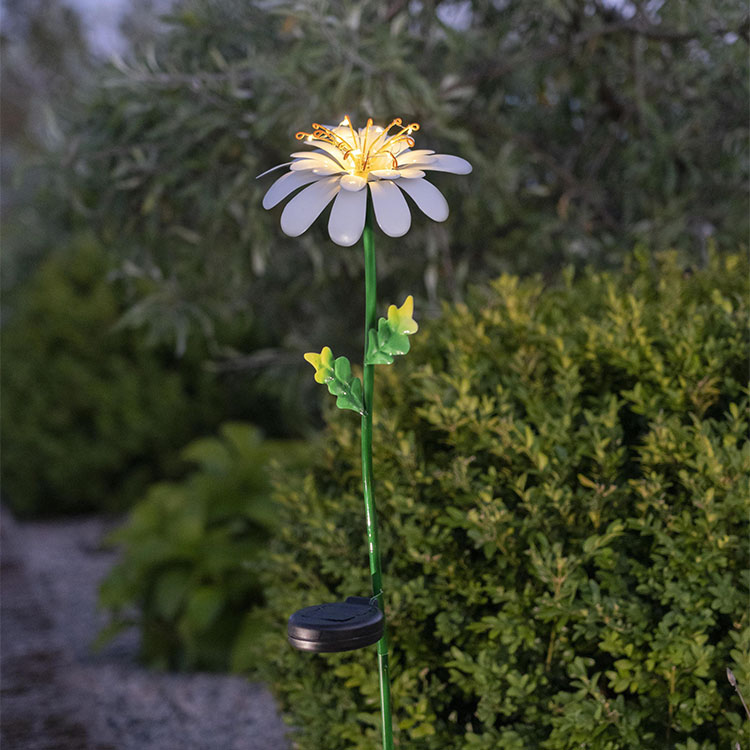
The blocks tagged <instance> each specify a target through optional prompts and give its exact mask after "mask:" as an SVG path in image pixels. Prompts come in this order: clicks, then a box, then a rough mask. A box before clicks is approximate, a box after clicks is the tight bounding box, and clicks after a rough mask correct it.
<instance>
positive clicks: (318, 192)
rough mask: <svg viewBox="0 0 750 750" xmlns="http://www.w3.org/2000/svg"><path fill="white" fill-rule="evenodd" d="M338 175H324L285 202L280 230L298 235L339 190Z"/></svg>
mask: <svg viewBox="0 0 750 750" xmlns="http://www.w3.org/2000/svg"><path fill="white" fill-rule="evenodd" d="M339 182H340V178H339V177H324V178H323V179H322V180H318V181H317V182H315V183H314V184H312V185H310V187H306V188H305V189H304V190H302V191H301V192H299V193H297V195H295V196H294V198H292V200H290V201H289V203H287V204H286V206H285V208H284V210H283V211H282V213H281V230H282V231H283V232H284V234H288V235H289V236H290V237H299V236H300V235H301V234H302V232H304V231H306V230H307V229H309V228H310V225H311V224H312V223H313V222H314V221H315V219H317V218H318V216H319V215H320V212H321V211H322V210H323V209H324V208H325V207H326V206H327V205H328V204H329V203H330V202H331V200H332V199H333V196H334V195H336V193H338V191H339V189H340V188H339Z"/></svg>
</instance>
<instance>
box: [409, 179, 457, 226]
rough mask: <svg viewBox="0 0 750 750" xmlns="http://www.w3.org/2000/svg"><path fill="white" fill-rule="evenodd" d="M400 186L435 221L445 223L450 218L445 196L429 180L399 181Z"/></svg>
mask: <svg viewBox="0 0 750 750" xmlns="http://www.w3.org/2000/svg"><path fill="white" fill-rule="evenodd" d="M398 186H399V187H400V188H401V189H402V190H403V191H404V192H405V193H407V194H408V195H409V196H411V197H412V198H413V199H414V202H415V203H416V204H417V205H418V206H419V208H421V209H422V211H423V212H424V213H425V214H426V215H427V216H429V217H430V218H431V219H434V220H435V221H445V220H446V219H447V218H448V201H446V200H445V198H444V197H443V194H442V193H441V192H440V191H439V190H438V189H437V188H436V187H435V186H434V185H433V184H432V183H430V182H427V180H399V181H398Z"/></svg>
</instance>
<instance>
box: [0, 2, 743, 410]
mask: <svg viewBox="0 0 750 750" xmlns="http://www.w3.org/2000/svg"><path fill="white" fill-rule="evenodd" d="M136 15H137V14H136ZM162 21H163V23H165V26H164V27H163V29H162V31H161V33H159V34H158V35H154V37H153V38H152V39H151V40H148V39H146V40H144V39H143V38H142V37H140V41H139V42H138V43H136V44H134V46H133V51H132V53H131V54H128V55H126V56H124V58H121V59H119V60H118V61H117V62H116V63H115V64H112V65H101V66H98V68H97V69H96V71H94V72H93V73H92V81H91V83H90V84H89V85H84V86H81V87H80V89H77V90H75V91H71V92H65V93H66V96H65V98H66V102H65V106H64V107H62V108H61V109H59V110H58V111H59V117H58V121H57V122H58V126H59V128H60V133H61V137H60V139H59V141H58V143H59V147H58V148H57V149H55V150H53V151H52V153H51V157H52V158H51V161H50V163H49V171H48V173H47V175H48V180H47V181H46V183H45V186H46V188H47V189H49V190H51V191H52V193H53V194H54V195H56V196H57V198H56V199H55V200H53V198H52V196H48V201H52V202H53V203H55V205H56V206H57V207H58V208H59V207H61V206H63V207H64V208H65V209H66V210H67V220H68V224H75V223H76V222H83V223H85V225H86V226H87V227H90V228H92V229H93V230H94V231H95V232H96V234H97V236H98V238H99V239H100V240H101V242H102V244H103V245H104V247H106V248H107V249H108V251H110V253H111V255H112V259H113V262H114V263H118V264H120V265H121V267H122V268H123V270H124V273H125V275H126V277H127V278H132V279H137V280H142V279H148V280H149V284H148V285H141V287H140V291H139V293H138V298H139V299H138V304H137V306H135V307H134V308H133V309H132V310H131V313H130V315H129V317H128V320H129V322H130V323H131V324H132V325H134V326H142V325H144V326H148V327H150V328H151V330H152V333H154V334H155V335H156V336H157V337H158V338H163V339H167V340H170V341H171V342H172V343H173V344H175V343H176V346H177V348H178V350H181V349H182V348H183V347H184V346H185V341H186V338H187V337H188V336H189V335H190V334H191V333H197V334H199V335H201V336H207V337H209V338H211V337H213V336H215V333H214V332H213V325H214V324H215V321H217V320H220V319H227V318H231V317H232V316H234V315H237V314H238V312H239V311H244V310H246V309H248V308H249V309H251V310H252V311H253V313H254V315H255V316H256V317H257V319H258V320H259V321H261V323H262V326H263V327H264V329H265V330H266V331H268V333H269V338H270V339H271V340H272V341H273V342H274V344H273V346H271V347H269V348H267V349H265V350H264V351H262V352H260V353H258V352H256V353H255V356H250V357H246V358H245V359H244V360H242V361H241V362H238V360H236V359H235V358H234V357H232V356H231V354H232V353H229V356H228V357H227V359H230V360H233V364H227V366H234V365H236V364H238V363H239V364H240V365H241V366H242V367H245V368H260V369H263V370H264V371H265V372H272V373H275V374H278V373H279V372H282V373H284V374H286V375H289V374H290V370H293V369H294V368H293V367H292V368H290V366H289V363H290V361H295V362H297V363H300V362H301V360H300V359H299V357H298V355H299V353H301V352H302V351H304V350H305V348H308V347H310V346H313V347H315V346H319V345H320V344H321V342H325V343H329V344H330V345H332V346H333V347H334V348H335V350H336V351H341V352H342V353H343V354H350V353H354V352H356V349H354V351H352V347H353V342H354V341H358V338H359V337H358V335H354V333H353V332H354V331H355V330H357V328H358V327H359V320H360V317H361V310H360V307H361V305H360V300H359V299H358V297H357V295H342V294H341V291H340V290H341V288H342V286H347V287H348V285H349V283H350V282H351V283H358V281H359V278H360V276H361V259H360V254H359V253H358V252H357V251H356V250H351V249H342V248H338V247H336V246H333V245H332V243H330V241H328V239H327V237H325V235H324V232H323V230H321V229H320V226H322V222H318V224H319V226H317V227H316V228H314V229H313V230H311V231H309V232H308V233H306V235H305V236H303V237H302V238H299V239H294V240H290V239H288V238H285V237H284V236H283V235H282V234H281V232H280V230H279V227H278V221H277V220H278V216H277V214H278V211H277V212H275V213H273V214H271V215H269V214H268V213H267V212H265V211H263V209H262V208H261V205H260V202H261V196H262V193H263V192H264V190H265V189H266V188H267V187H268V185H269V184H270V182H271V181H272V179H273V178H272V177H268V178H264V179H263V180H261V181H259V182H256V181H255V179H254V178H255V176H256V175H257V174H259V173H261V172H263V171H264V170H266V169H267V168H269V167H270V166H273V165H275V164H277V163H280V162H283V161H285V159H286V157H287V155H288V154H289V153H290V152H291V151H293V150H295V149H296V147H297V146H296V141H295V140H294V133H295V132H296V131H297V130H299V129H302V128H306V127H309V125H310V122H311V121H312V120H322V121H337V120H338V119H339V118H340V117H341V115H342V114H343V113H344V112H348V113H349V114H351V115H352V116H353V117H354V118H355V119H356V120H358V121H361V120H363V119H364V118H365V117H367V116H370V115H371V116H373V117H375V118H377V119H379V120H385V119H386V118H390V117H392V116H396V115H401V116H403V117H405V118H408V119H415V120H417V121H419V122H420V123H421V124H422V131H421V132H420V134H419V136H420V137H419V145H421V146H426V147H431V148H435V149H438V150H443V151H446V152H448V153H460V154H461V155H462V156H464V157H466V158H468V159H469V160H470V161H472V162H473V163H474V165H475V174H474V175H473V177H472V179H471V181H468V180H463V181H455V180H454V181H452V180H451V179H450V178H449V177H445V176H438V177H437V178H436V181H437V184H438V185H439V187H441V189H443V190H444V191H445V192H446V194H447V195H448V198H449V203H450V205H451V211H452V216H451V218H450V219H449V220H448V222H447V223H446V224H444V225H439V224H434V223H432V222H430V221H427V220H422V221H417V222H415V226H414V227H413V229H412V230H411V231H410V233H409V234H408V235H407V237H405V238H403V239H400V240H398V241H393V240H390V239H389V238H386V237H380V239H379V246H380V248H381V250H380V253H379V262H380V269H379V270H380V276H381V278H382V280H383V284H384V293H386V294H389V296H393V297H394V298H402V297H403V296H404V295H405V294H406V293H414V294H415V295H417V299H418V302H422V303H423V304H422V305H421V306H420V309H423V310H424V309H425V304H424V303H425V302H426V303H429V309H430V310H431V311H432V312H434V311H436V309H437V301H438V300H439V299H445V298H456V299H457V298H460V297H461V295H462V294H463V292H464V290H465V287H466V283H467V281H469V280H471V281H478V280H480V279H482V278H488V277H491V276H493V275H495V274H497V273H498V272H500V271H506V270H509V271H514V272H519V273H521V274H524V273H527V272H530V271H540V270H541V271H542V273H543V274H545V275H553V274H555V273H556V272H557V271H558V270H559V268H560V267H561V266H562V265H564V264H567V263H570V262H573V263H576V264H583V263H595V264H597V265H603V266H616V265H618V264H619V263H620V262H621V260H622V257H623V253H624V252H625V251H626V250H627V249H629V248H632V247H633V245H634V243H635V242H637V241H644V242H646V243H647V244H648V246H650V247H654V248H664V247H677V248H680V249H681V250H682V251H684V253H685V255H686V256H688V257H690V258H692V259H693V260H694V261H695V262H696V263H700V262H702V261H704V260H705V245H706V240H707V238H708V237H714V238H715V239H716V241H717V244H718V247H719V248H723V247H736V246H737V243H738V242H744V241H745V240H746V230H747V227H746V208H747V207H746V202H745V201H744V200H740V196H741V195H742V194H743V193H744V190H745V189H746V185H747V158H746V155H747V142H746V137H745V135H746V133H745V131H746V113H747V103H748V97H747V91H748V81H747V77H746V76H744V75H743V70H744V68H745V63H746V56H747V40H748V13H747V8H746V5H745V4H744V3H742V2H739V1H738V0H723V1H721V2H712V3H705V2H702V0H671V1H670V2H665V3H663V2H658V1H654V0H649V2H630V0H621V2H613V1H612V0H544V2H540V3H534V4H533V5H530V4H529V3H524V2H520V1H515V0H495V1H494V2H490V1H489V0H462V1H459V2H426V1H424V2H405V1H402V0H391V2H380V1H379V0H378V1H375V0H360V1H358V2H348V1H347V2H342V1H340V0H309V1H306V2H285V1H279V2H269V1H266V2H238V1H237V0H185V1H184V2H177V3H175V4H174V5H173V6H172V10H171V13H170V14H169V15H168V16H166V17H164V18H163V19H162ZM11 251H12V253H15V252H16V249H15V248H11ZM334 309H336V310H338V311H340V314H339V315H338V316H336V315H333V314H327V315H326V314H321V311H323V310H334ZM357 348H358V347H357ZM290 353H293V354H294V358H290ZM297 366H298V367H300V368H301V367H302V364H298V365H297ZM274 368H275V369H274ZM292 390H293V391H294V392H301V393H302V394H303V396H304V397H305V399H307V397H308V396H309V392H308V391H305V390H304V389H300V388H295V389H292ZM307 400H309V399H307ZM300 408H301V409H302V410H304V406H301V405H300Z"/></svg>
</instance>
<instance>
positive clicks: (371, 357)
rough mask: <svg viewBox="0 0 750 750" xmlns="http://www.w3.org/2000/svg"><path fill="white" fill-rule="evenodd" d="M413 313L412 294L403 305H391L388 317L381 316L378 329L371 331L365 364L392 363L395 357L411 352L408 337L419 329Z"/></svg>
mask: <svg viewBox="0 0 750 750" xmlns="http://www.w3.org/2000/svg"><path fill="white" fill-rule="evenodd" d="M413 315H414V298H413V297H412V296H411V295H409V296H408V297H407V298H406V300H404V304H403V305H401V307H396V305H390V307H389V308H388V317H387V318H380V320H379V321H378V327H377V330H376V331H375V330H371V331H370V332H369V335H368V338H367V355H366V356H365V364H368V365H392V364H393V358H394V357H396V356H398V355H400V354H408V353H409V348H410V346H411V344H410V343H409V339H408V337H409V336H411V335H412V334H414V333H416V332H417V330H418V329H419V326H418V325H417V322H416V321H415V320H414V318H413V317H412V316H413Z"/></svg>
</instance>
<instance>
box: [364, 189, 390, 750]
mask: <svg viewBox="0 0 750 750" xmlns="http://www.w3.org/2000/svg"><path fill="white" fill-rule="evenodd" d="M362 241H363V244H364V246H365V351H364V359H363V363H364V364H363V379H364V383H365V385H364V407H365V409H364V411H365V413H364V414H363V415H362V491H363V493H364V498H365V517H366V519H367V540H368V542H369V553H370V575H371V576H372V596H373V598H374V599H375V600H376V601H377V603H378V607H379V608H380V611H381V612H382V613H383V637H382V638H381V639H380V640H379V641H378V667H379V670H380V713H381V717H382V722H383V750H392V748H393V724H392V720H391V684H390V676H389V674H388V627H387V619H386V615H385V602H384V594H383V574H382V571H381V569H380V540H379V539H378V515H377V510H376V509H375V498H374V496H373V495H374V493H373V486H372V485H373V481H372V414H373V409H374V403H373V391H374V385H375V365H373V364H367V342H368V341H369V340H370V331H375V311H376V309H377V304H376V302H377V280H376V268H375V238H374V237H373V230H372V206H371V205H370V202H369V201H368V205H367V218H366V220H365V228H364V233H363V235H362Z"/></svg>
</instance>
